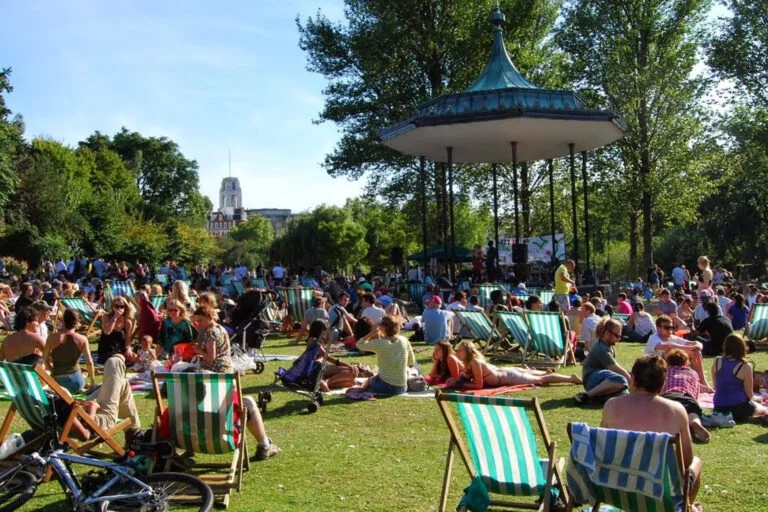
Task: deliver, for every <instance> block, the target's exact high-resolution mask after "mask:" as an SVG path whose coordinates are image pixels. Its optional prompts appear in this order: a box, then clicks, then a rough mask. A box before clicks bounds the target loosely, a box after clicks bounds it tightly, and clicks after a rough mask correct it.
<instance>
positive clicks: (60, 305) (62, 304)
mask: <svg viewBox="0 0 768 512" xmlns="http://www.w3.org/2000/svg"><path fill="white" fill-rule="evenodd" d="M73 299H74V300H80V301H82V302H83V304H85V306H86V311H88V312H89V314H90V315H91V316H92V319H91V321H90V322H87V325H88V328H87V329H86V330H85V335H86V336H90V334H91V332H92V331H93V328H94V326H95V325H96V322H97V321H98V320H99V317H98V315H97V314H96V310H95V309H93V306H91V304H90V303H89V302H88V301H87V300H85V299H84V298H82V297H59V298H58V299H56V304H57V308H56V318H55V319H54V322H53V330H54V332H56V329H57V326H58V323H59V322H58V320H59V316H61V317H62V318H63V317H64V310H65V309H72V310H73V311H77V312H78V314H80V316H81V317H82V311H81V310H80V309H77V308H74V307H69V306H67V303H66V301H68V300H73ZM81 319H82V318H81Z"/></svg>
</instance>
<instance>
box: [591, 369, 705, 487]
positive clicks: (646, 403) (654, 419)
mask: <svg viewBox="0 0 768 512" xmlns="http://www.w3.org/2000/svg"><path fill="white" fill-rule="evenodd" d="M666 376H667V364H666V363H665V362H664V359H662V358H661V357H660V356H657V355H645V356H643V357H641V358H639V359H638V360H637V361H635V364H634V365H633V366H632V377H631V382H632V383H631V389H632V392H631V393H629V394H628V395H624V396H620V397H616V398H613V399H611V400H609V401H608V402H607V403H606V404H605V407H604V408H603V419H602V421H601V422H600V426H601V427H603V428H614V429H619V430H634V431H638V432H667V433H669V434H671V435H673V436H674V435H678V434H679V435H680V442H681V444H682V447H683V462H684V464H685V466H686V467H688V468H689V469H690V470H691V476H692V480H693V482H692V484H691V488H690V492H689V497H690V500H691V502H693V501H694V500H695V499H696V493H697V492H698V490H699V486H700V485H701V459H699V458H698V457H696V456H695V455H694V454H693V442H692V441H691V432H690V429H689V425H688V413H687V412H686V411H685V408H684V407H683V406H682V405H680V404H679V403H677V402H673V401H672V400H667V399H666V398H662V397H661V396H659V393H661V390H662V389H663V388H664V381H665V379H666Z"/></svg>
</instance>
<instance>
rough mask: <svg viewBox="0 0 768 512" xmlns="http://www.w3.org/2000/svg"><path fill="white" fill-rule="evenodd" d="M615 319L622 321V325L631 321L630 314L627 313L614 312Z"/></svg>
mask: <svg viewBox="0 0 768 512" xmlns="http://www.w3.org/2000/svg"><path fill="white" fill-rule="evenodd" d="M612 318H613V319H614V320H618V321H619V322H621V325H627V322H628V321H629V314H627V313H614V314H613V317H612Z"/></svg>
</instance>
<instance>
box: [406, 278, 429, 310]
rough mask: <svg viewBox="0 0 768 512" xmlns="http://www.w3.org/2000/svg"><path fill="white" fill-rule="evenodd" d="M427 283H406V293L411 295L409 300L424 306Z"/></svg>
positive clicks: (420, 306)
mask: <svg viewBox="0 0 768 512" xmlns="http://www.w3.org/2000/svg"><path fill="white" fill-rule="evenodd" d="M426 290H427V285H426V284H424V283H410V284H408V295H410V296H411V302H413V303H414V304H416V305H417V306H419V308H423V307H424V294H425V293H426Z"/></svg>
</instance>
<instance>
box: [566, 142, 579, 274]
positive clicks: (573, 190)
mask: <svg viewBox="0 0 768 512" xmlns="http://www.w3.org/2000/svg"><path fill="white" fill-rule="evenodd" d="M568 156H569V160H570V164H571V223H572V226H573V261H574V262H575V263H576V269H575V270H574V272H573V273H574V277H575V280H576V283H577V284H578V282H579V220H578V218H577V217H576V201H577V197H576V152H575V150H574V145H573V144H568Z"/></svg>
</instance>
